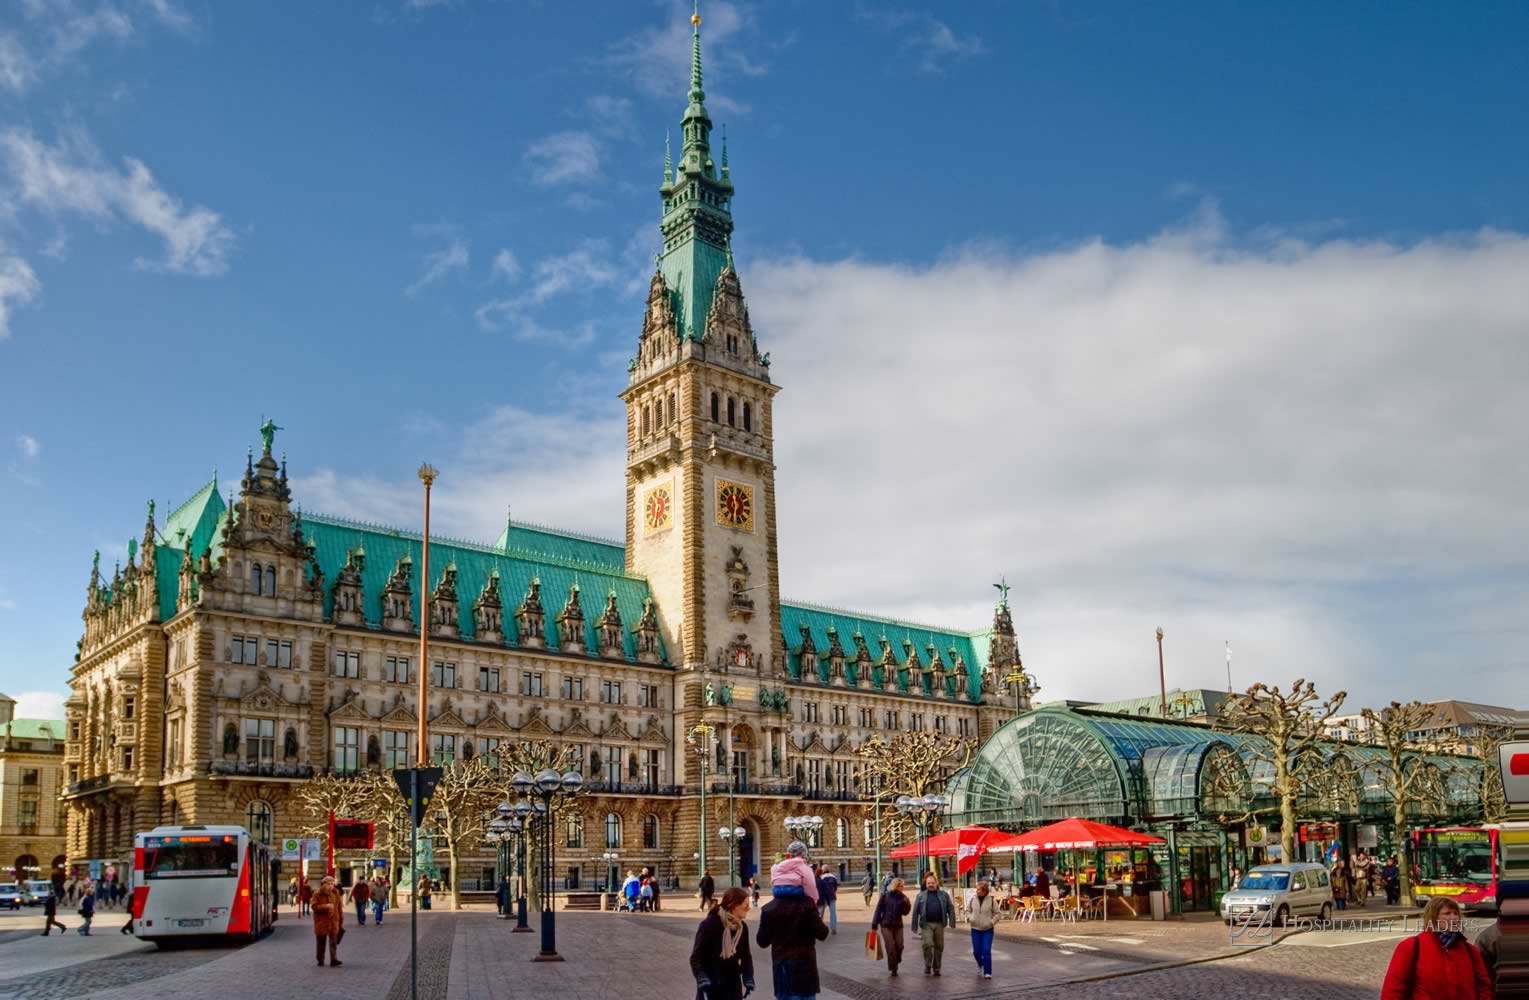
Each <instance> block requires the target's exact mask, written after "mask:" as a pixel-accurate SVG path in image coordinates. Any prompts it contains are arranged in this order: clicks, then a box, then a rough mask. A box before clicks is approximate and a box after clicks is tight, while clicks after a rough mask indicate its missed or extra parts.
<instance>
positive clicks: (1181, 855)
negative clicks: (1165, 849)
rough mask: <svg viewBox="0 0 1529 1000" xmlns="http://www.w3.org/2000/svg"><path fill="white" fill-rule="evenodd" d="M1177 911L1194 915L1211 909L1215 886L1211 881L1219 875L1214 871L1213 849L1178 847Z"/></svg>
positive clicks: (1213, 903) (1214, 854) (1214, 856)
mask: <svg viewBox="0 0 1529 1000" xmlns="http://www.w3.org/2000/svg"><path fill="white" fill-rule="evenodd" d="M1177 860H1178V876H1179V884H1178V894H1179V910H1180V911H1181V912H1183V913H1195V912H1200V911H1205V910H1209V909H1212V908H1213V907H1214V905H1215V898H1214V894H1215V891H1216V888H1217V887H1216V886H1215V885H1214V883H1213V881H1212V879H1213V878H1214V877H1215V876H1216V875H1219V874H1220V873H1219V872H1217V871H1215V869H1216V868H1217V867H1218V865H1217V864H1216V849H1215V848H1214V847H1180V848H1179V849H1178V859H1177Z"/></svg>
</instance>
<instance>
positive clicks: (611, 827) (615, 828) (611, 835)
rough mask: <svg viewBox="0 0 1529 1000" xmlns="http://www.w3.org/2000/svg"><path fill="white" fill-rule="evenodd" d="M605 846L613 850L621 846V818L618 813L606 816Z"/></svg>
mask: <svg viewBox="0 0 1529 1000" xmlns="http://www.w3.org/2000/svg"><path fill="white" fill-rule="evenodd" d="M605 846H606V848H607V849H612V850H614V849H615V848H618V847H620V846H621V816H620V815H619V814H617V813H606V814H605Z"/></svg>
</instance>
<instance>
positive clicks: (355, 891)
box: [350, 878, 372, 927]
mask: <svg viewBox="0 0 1529 1000" xmlns="http://www.w3.org/2000/svg"><path fill="white" fill-rule="evenodd" d="M350 901H351V902H352V903H355V904H356V923H357V925H359V926H361V927H365V926H366V907H367V905H368V904H370V903H371V901H372V884H371V883H370V882H368V881H367V880H366V879H364V878H361V879H357V880H356V884H355V885H353V886H351V887H350Z"/></svg>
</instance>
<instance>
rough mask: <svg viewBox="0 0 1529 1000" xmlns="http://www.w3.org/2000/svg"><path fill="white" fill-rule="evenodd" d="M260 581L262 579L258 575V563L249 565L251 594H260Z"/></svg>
mask: <svg viewBox="0 0 1529 1000" xmlns="http://www.w3.org/2000/svg"><path fill="white" fill-rule="evenodd" d="M262 579H263V578H262V577H261V575H260V564H259V563H251V564H250V591H251V592H252V593H255V594H258V593H260V581H261V580H262Z"/></svg>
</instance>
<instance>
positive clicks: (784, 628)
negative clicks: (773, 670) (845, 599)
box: [780, 602, 986, 700]
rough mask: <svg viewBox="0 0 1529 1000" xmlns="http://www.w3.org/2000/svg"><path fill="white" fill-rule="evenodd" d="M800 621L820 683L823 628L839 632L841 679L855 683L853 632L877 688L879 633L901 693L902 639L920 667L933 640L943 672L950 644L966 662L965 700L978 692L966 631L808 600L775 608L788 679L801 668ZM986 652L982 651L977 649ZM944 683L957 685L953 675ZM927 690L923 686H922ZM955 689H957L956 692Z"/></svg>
mask: <svg viewBox="0 0 1529 1000" xmlns="http://www.w3.org/2000/svg"><path fill="white" fill-rule="evenodd" d="M803 625H806V626H807V628H808V629H809V630H810V632H811V634H812V643H813V645H814V646H816V647H817V651H818V674H819V679H820V680H822V681H825V682H826V681H827V680H828V649H829V646H830V645H831V640H830V639H829V637H828V629H829V626H832V627H834V628H835V629H837V630H838V633H839V645H841V646H843V647H844V659H845V678H846V680H847V681H848V683H850V684H858V683H859V681H860V678H859V677H858V676H856V671H855V656H856V649H855V642H854V638H853V637H854V634H855V633H856V632H857V631H858V632H859V633H860V634H861V635H862V636H863V637H864V638H865V644H866V647H867V648H868V649H869V650H870V654H871V662H872V664H873V666H872V667H871V684H872V685H873V686H875V687H878V688H879V687H881V684H882V668H881V667H880V666H877V665H875V664H879V663H880V661H881V655H882V654H881V638H882V636H885V637H886V638H887V639H888V640H889V641H890V642H891V643H892V655H893V657H894V658H895V659H896V660H897V664H898V667H899V671H898V673H899V676H898V680H897V690H899V691H907V690H909V687H910V684H911V683H912V680H911V678H910V677H909V675H908V674H907V672H906V671H904V670H903V669H901V668H902V667H904V666H905V665H906V664H907V662H908V656H907V654H906V652H905V651H904V649H903V643H904V641H911V642H912V643H913V646H914V649H915V650H916V651H917V652H918V658H919V662H920V663H921V664H923V665H925V666H928V664H929V659H930V657H929V652H928V648H927V647H928V646H929V645H930V644H931V643H933V644H934V646H935V648H936V649H938V650H939V651H940V659H942V660H944V661H945V669H946V670H947V672H948V671H949V670H950V669H951V667H952V665H953V664H954V661H955V657H954V656H952V655H951V652H950V651H951V649H952V648H954V649H955V650H956V652H957V653H959V654H960V655H961V657H962V658H963V659H964V660H965V661H966V690H965V692H964V693H965V694H966V696H967V697H968V698H970V699H972V700H976V699H978V698H980V697H981V695H982V675H981V673H980V670H981V667H980V665H979V662H978V659H977V649H976V644H975V643H974V642H973V640H972V636H971V635H970V634H969V633H964V632H955V631H952V630H950V629H943V628H937V627H934V626H931V625H920V624H917V623H914V622H907V621H903V620H901V619H898V618H882V617H875V616H871V615H865V614H861V613H860V612H856V611H843V610H840V609H838V608H826V607H819V606H817V605H812V604H799V603H787V602H782V603H781V606H780V630H781V634H782V635H783V636H784V638H785V641H786V649H787V650H789V653H788V655H787V661H788V668H787V669H788V670H789V672H790V674H791V676H792V677H797V678H799V677H800V676H801V672H802V661H801V655H800V652H799V651H800V649H801V645H802V633H801V627H802V626H803ZM983 655H984V656H986V649H985V648H984V650H983ZM947 683H948V684H949V685H950V686H951V689H952V690H954V689H955V685H956V684H957V682H956V680H955V679H954V677H953V676H951V677H950V678H949V679H948V681H947ZM924 688H925V690H926V691H927V690H928V685H927V684H925V685H924ZM957 693H960V692H957Z"/></svg>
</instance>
